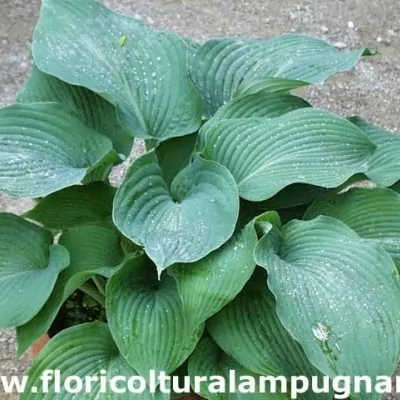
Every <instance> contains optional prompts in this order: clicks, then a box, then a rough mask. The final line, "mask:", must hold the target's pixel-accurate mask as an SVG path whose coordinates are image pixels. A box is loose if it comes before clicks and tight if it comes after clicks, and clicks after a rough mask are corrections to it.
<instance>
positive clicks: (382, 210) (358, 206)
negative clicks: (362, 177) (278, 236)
mask: <svg viewBox="0 0 400 400" xmlns="http://www.w3.org/2000/svg"><path fill="white" fill-rule="evenodd" d="M321 214H323V215H327V216H329V217H333V218H336V219H339V220H341V221H343V222H344V223H345V224H346V225H347V226H349V227H350V228H351V229H353V230H354V231H356V232H357V233H358V234H359V235H360V236H361V237H362V238H365V239H371V240H373V241H377V242H378V243H380V244H381V245H382V246H383V247H384V249H385V250H386V251H387V252H388V253H389V254H390V255H391V256H392V257H393V259H394V261H395V262H396V264H397V265H398V266H400V195H399V194H398V193H396V192H394V191H393V190H390V189H378V188H375V189H365V188H352V189H350V190H349V191H347V192H345V193H342V194H335V193H333V194H331V195H328V196H324V197H321V198H318V199H317V200H316V201H315V202H314V203H313V204H312V205H311V206H310V207H309V208H308V210H307V212H306V213H305V215H304V219H313V218H315V217H317V216H318V215H321Z"/></svg>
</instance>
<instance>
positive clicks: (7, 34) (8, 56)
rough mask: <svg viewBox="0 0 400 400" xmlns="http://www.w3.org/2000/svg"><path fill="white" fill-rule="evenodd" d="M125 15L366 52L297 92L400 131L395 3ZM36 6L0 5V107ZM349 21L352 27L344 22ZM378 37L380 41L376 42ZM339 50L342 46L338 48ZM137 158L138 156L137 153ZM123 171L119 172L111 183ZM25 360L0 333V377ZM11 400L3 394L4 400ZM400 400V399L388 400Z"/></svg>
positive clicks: (143, 1)
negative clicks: (288, 36)
mask: <svg viewBox="0 0 400 400" xmlns="http://www.w3.org/2000/svg"><path fill="white" fill-rule="evenodd" d="M106 2H107V3H108V5H111V6H113V7H115V8H117V9H118V10H120V11H122V12H128V13H130V14H134V15H137V16H139V17H141V18H143V20H144V21H145V22H147V23H148V24H151V25H154V26H155V27H159V28H164V29H170V30H174V31H177V32H180V33H182V34H185V35H192V36H194V37H195V38H197V39H200V40H204V39H207V38H210V37H220V36H225V35H229V36H248V37H253V38H267V37H271V36H274V35H277V34H279V33H284V32H297V33H306V34H312V35H315V36H319V37H321V38H324V39H326V40H328V41H330V42H331V43H332V44H334V43H341V44H345V45H346V46H347V49H352V48H355V47H360V46H363V47H364V46H366V47H370V48H371V49H373V50H379V52H380V54H379V56H376V57H372V58H368V59H365V60H363V61H362V62H361V63H360V65H359V66H358V67H357V68H356V69H355V70H354V71H353V72H350V73H347V74H343V75H341V76H338V77H335V78H334V79H332V80H331V81H329V82H328V83H326V84H324V85H321V86H318V87H313V88H311V89H307V90H305V91H302V94H303V95H305V96H306V97H307V99H309V100H310V101H311V103H312V104H313V105H315V106H317V107H321V108H326V109H329V110H331V111H334V112H336V113H340V114H342V115H353V114H358V115H360V116H362V117H364V118H367V119H369V120H370V121H371V122H374V123H378V124H380V125H382V126H384V127H386V128H389V129H394V130H397V131H399V132H400V118H399V115H400V104H399V99H400V51H399V50H400V27H399V21H400V3H399V1H398V0H368V1H365V0H346V1H343V0H320V1H315V0H303V1H302V2H300V1H299V0H286V1H285V2H282V1H281V0H263V1H261V0H219V1H215V0H201V1H200V0H108V1H106ZM39 3H40V2H39V0H0V104H9V103H11V102H13V101H14V99H15V95H16V93H17V91H18V88H19V87H20V85H21V84H22V82H23V80H24V78H25V77H26V75H27V73H28V72H29V68H30V58H29V52H28V46H27V42H28V41H29V40H30V38H31V35H32V30H33V27H34V24H35V21H36V18H37V15H38V9H39ZM349 21H350V22H352V24H350V23H349ZM377 38H381V40H377ZM342 47H343V46H342ZM138 151H140V149H139V150H136V154H137V152H138ZM120 176H121V172H117V173H116V179H117V180H118V179H119V178H120ZM27 207H29V202H21V201H14V200H12V199H9V198H7V197H5V196H1V195H0V211H12V212H16V213H19V212H22V211H23V210H24V209H26V208H27ZM29 358H30V357H29V355H27V356H26V357H24V359H23V360H22V361H20V362H19V361H18V360H17V359H16V355H15V334H14V332H13V331H12V330H5V331H0V375H13V374H22V373H23V371H24V370H25V369H26V367H27V366H28V364H29ZM16 398H17V397H16V396H7V395H4V394H1V388H0V399H1V400H14V399H16ZM388 398H397V399H400V396H395V395H392V396H388Z"/></svg>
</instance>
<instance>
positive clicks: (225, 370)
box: [188, 337, 289, 400]
mask: <svg viewBox="0 0 400 400" xmlns="http://www.w3.org/2000/svg"><path fill="white" fill-rule="evenodd" d="M230 371H235V377H236V379H235V381H233V380H232V381H231V380H230V379H229V378H230V375H231V372H230ZM188 373H189V376H191V377H192V379H193V378H194V377H195V376H206V377H208V378H209V379H210V377H216V376H218V377H223V378H224V379H225V383H226V384H225V385H223V386H225V387H223V386H222V385H221V387H220V389H223V390H224V392H225V393H211V392H210V390H209V387H208V384H209V382H210V381H212V379H210V381H209V382H208V383H203V384H201V386H200V389H201V390H200V393H199V394H200V395H201V396H202V397H204V398H206V399H209V400H247V399H251V400H265V399H266V398H268V399H276V400H278V399H282V400H283V399H288V398H289V396H287V395H284V394H281V393H279V392H278V391H279V386H277V388H276V391H277V393H271V392H270V391H269V390H268V389H269V387H268V385H265V389H266V390H265V391H264V390H263V388H262V387H260V386H259V385H258V383H259V380H260V376H258V375H256V374H254V373H252V372H251V371H248V370H246V368H244V367H242V366H241V365H240V364H239V363H238V362H236V361H235V360H234V359H233V358H231V357H229V356H228V355H227V354H225V353H224V352H223V351H222V350H221V349H220V348H219V347H218V346H217V345H216V344H215V342H214V341H213V340H212V339H211V338H209V337H207V338H204V339H203V340H202V341H201V342H200V343H199V344H198V345H197V347H196V349H195V351H194V352H193V354H192V355H191V356H190V358H189V364H188ZM244 377H247V379H248V378H249V377H251V378H253V379H254V382H255V386H256V392H255V393H240V391H243V389H242V390H240V389H241V388H240V383H243V384H244V383H245V382H246V379H244ZM241 379H243V381H241ZM214 383H215V388H217V385H216V382H214ZM232 387H234V388H235V391H236V393H230V392H233V390H232ZM221 392H222V390H221Z"/></svg>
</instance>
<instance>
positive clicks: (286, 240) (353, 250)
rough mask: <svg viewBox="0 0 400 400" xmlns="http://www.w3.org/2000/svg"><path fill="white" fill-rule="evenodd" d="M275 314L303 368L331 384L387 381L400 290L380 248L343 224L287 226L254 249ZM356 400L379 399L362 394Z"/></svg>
mask: <svg viewBox="0 0 400 400" xmlns="http://www.w3.org/2000/svg"><path fill="white" fill-rule="evenodd" d="M256 261H257V264H258V265H262V266H263V267H265V268H266V269H267V270H268V285H269V287H270V288H271V290H272V292H273V293H274V295H275V297H276V298H277V312H278V315H279V318H280V320H281V321H282V323H283V325H284V326H285V327H286V329H287V330H288V331H289V332H290V334H291V335H292V336H293V337H294V338H295V339H296V340H297V341H298V342H299V343H300V344H301V345H302V347H303V349H304V351H305V353H306V354H307V357H308V358H309V360H310V361H311V362H312V363H313V364H314V365H316V366H317V368H318V369H319V370H321V371H322V372H323V373H324V374H326V375H328V376H330V377H334V376H338V375H341V376H343V375H344V376H363V375H366V376H370V377H371V378H372V379H375V378H376V376H379V375H386V376H390V375H391V374H392V373H393V372H394V370H395V368H396V365H397V362H398V360H399V354H400V307H399V304H400V285H399V278H398V274H397V270H396V267H395V264H394V263H393V261H392V259H391V258H390V256H389V254H388V253H387V252H386V251H385V250H383V248H382V247H381V246H380V245H378V244H376V243H373V242H372V241H368V242H366V241H365V240H363V239H361V238H360V237H359V236H358V235H357V234H356V233H355V232H354V231H352V230H351V229H350V228H348V227H347V226H346V225H345V224H344V223H343V222H341V221H338V220H335V219H333V218H330V217H325V216H320V217H318V218H316V219H314V220H311V221H291V222H290V223H289V224H287V225H286V226H285V227H284V228H282V231H281V233H279V232H278V231H277V230H276V231H275V232H274V235H272V234H271V233H270V234H268V235H266V236H265V237H264V238H263V239H262V240H261V241H260V242H259V244H258V245H257V249H256ZM360 398H361V399H375V398H379V395H378V394H376V393H372V394H371V393H362V394H361V395H360Z"/></svg>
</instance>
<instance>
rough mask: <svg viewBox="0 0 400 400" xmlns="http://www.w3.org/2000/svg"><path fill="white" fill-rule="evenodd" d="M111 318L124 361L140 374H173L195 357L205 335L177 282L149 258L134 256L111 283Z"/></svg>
mask: <svg viewBox="0 0 400 400" xmlns="http://www.w3.org/2000/svg"><path fill="white" fill-rule="evenodd" d="M106 299H107V301H106V304H107V317H108V323H109V326H110V330H111V333H112V335H113V337H114V340H115V342H116V343H117V346H118V348H119V349H120V351H121V353H122V355H123V356H124V358H125V359H126V360H127V361H128V362H129V364H130V365H131V366H132V367H133V368H135V370H137V371H138V372H139V373H140V374H141V375H143V376H146V377H148V376H149V371H150V370H155V371H158V372H160V371H164V372H165V373H167V374H170V373H172V372H173V371H174V370H175V369H176V368H177V367H179V366H180V365H181V364H182V363H183V362H184V361H185V360H186V359H187V357H188V356H189V355H190V354H191V353H192V351H193V349H194V348H195V346H196V344H197V342H198V340H199V339H200V337H201V335H202V332H203V325H201V326H198V327H196V329H193V327H192V325H191V324H190V320H189V317H188V315H187V313H186V310H185V309H184V306H183V304H182V301H181V299H180V297H179V293H178V288H177V285H176V283H175V280H174V279H173V278H172V277H170V276H169V275H166V274H165V275H163V277H162V279H161V281H159V280H158V276H157V270H156V268H155V266H154V265H153V264H152V263H151V261H150V260H149V259H147V258H146V257H145V256H140V257H131V258H129V259H128V260H126V261H125V263H124V265H123V266H122V267H121V268H120V269H119V270H118V271H117V272H116V273H115V274H113V276H112V277H111V278H110V280H109V282H108V285H107V297H106Z"/></svg>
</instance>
